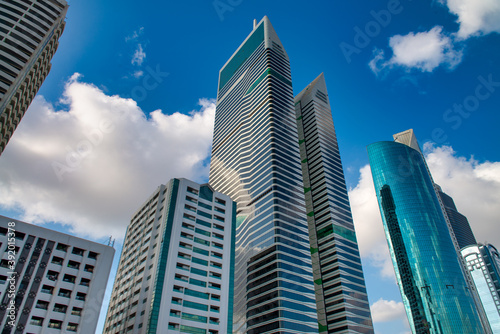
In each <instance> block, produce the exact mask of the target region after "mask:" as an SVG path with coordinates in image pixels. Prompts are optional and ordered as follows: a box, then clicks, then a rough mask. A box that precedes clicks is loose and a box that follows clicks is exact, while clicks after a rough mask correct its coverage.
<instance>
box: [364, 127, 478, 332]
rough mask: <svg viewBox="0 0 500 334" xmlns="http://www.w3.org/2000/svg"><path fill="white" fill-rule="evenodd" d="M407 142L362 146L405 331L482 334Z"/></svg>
mask: <svg viewBox="0 0 500 334" xmlns="http://www.w3.org/2000/svg"><path fill="white" fill-rule="evenodd" d="M395 139H396V140H397V138H396V137H395ZM412 142H413V140H410V141H405V143H404V144H403V143H400V142H397V141H396V142H378V143H374V144H371V145H369V146H368V156H369V160H370V166H371V170H372V175H373V181H374V185H375V191H376V195H377V200H378V202H379V208H380V212H381V216H382V221H383V223H384V229H385V233H386V237H387V242H388V244H389V250H390V253H391V257H392V262H393V265H394V269H395V272H396V278H397V281H398V285H399V288H400V291H401V295H402V298H403V303H404V305H405V309H406V313H407V315H408V319H409V322H410V327H411V329H412V331H413V332H414V333H482V332H483V328H482V326H481V322H480V319H479V315H478V312H477V310H476V308H475V305H474V300H473V297H472V295H471V292H470V291H469V289H468V287H467V284H466V280H465V277H464V274H463V272H462V268H461V265H460V261H459V257H458V256H457V253H456V249H455V246H454V244H453V241H452V239H451V236H450V232H449V230H448V226H447V222H446V219H445V217H444V215H443V211H442V209H441V205H440V203H439V200H438V198H437V195H436V192H435V189H434V184H433V182H432V179H431V176H430V173H429V171H428V168H427V164H426V163H425V160H424V158H423V155H422V154H421V152H420V149H417V148H416V147H415V145H412V144H411V143H412ZM414 142H415V143H416V140H414ZM416 145H417V147H418V144H416Z"/></svg>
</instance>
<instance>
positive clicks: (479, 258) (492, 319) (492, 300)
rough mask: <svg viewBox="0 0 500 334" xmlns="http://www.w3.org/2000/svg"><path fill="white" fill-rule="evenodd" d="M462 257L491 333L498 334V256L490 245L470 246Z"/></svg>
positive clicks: (496, 251) (499, 296)
mask: <svg viewBox="0 0 500 334" xmlns="http://www.w3.org/2000/svg"><path fill="white" fill-rule="evenodd" d="M462 256H463V257H464V260H465V262H466V265H467V270H468V271H469V272H470V275H471V276H472V279H473V281H474V285H475V287H476V290H477V294H478V295H479V299H480V300H481V305H482V307H483V309H484V312H485V313H486V318H487V319H488V323H489V326H490V329H491V333H494V334H498V333H500V255H499V253H498V250H497V249H496V248H495V247H493V246H492V245H481V244H479V245H471V246H468V247H465V248H464V249H462Z"/></svg>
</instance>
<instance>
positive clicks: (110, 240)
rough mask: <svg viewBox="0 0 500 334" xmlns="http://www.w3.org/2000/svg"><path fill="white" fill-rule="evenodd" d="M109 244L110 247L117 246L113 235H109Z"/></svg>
mask: <svg viewBox="0 0 500 334" xmlns="http://www.w3.org/2000/svg"><path fill="white" fill-rule="evenodd" d="M108 246H110V247H114V246H115V239H113V236H112V235H110V236H109V240H108Z"/></svg>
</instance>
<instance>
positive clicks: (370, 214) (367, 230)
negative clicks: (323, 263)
mask: <svg viewBox="0 0 500 334" xmlns="http://www.w3.org/2000/svg"><path fill="white" fill-rule="evenodd" d="M349 200H350V203H351V209H352V216H353V220H354V224H355V228H356V237H357V239H358V245H359V251H360V253H361V256H362V257H363V258H366V259H368V261H369V263H370V265H372V266H375V267H377V268H379V269H380V274H381V276H382V277H385V278H390V279H393V280H394V281H395V280H396V276H395V274H394V268H393V266H392V261H391V257H390V255H389V247H388V246H387V239H386V237H385V232H384V228H383V224H382V219H381V217H380V210H379V208H378V203H377V198H376V197H375V187H374V186H373V179H372V175H371V171H370V166H369V165H366V166H364V167H363V168H361V169H360V178H359V182H358V184H357V186H356V188H354V189H350V190H349Z"/></svg>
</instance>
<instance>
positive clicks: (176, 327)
mask: <svg viewBox="0 0 500 334" xmlns="http://www.w3.org/2000/svg"><path fill="white" fill-rule="evenodd" d="M168 329H173V330H179V324H174V323H172V322H169V323H168Z"/></svg>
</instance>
